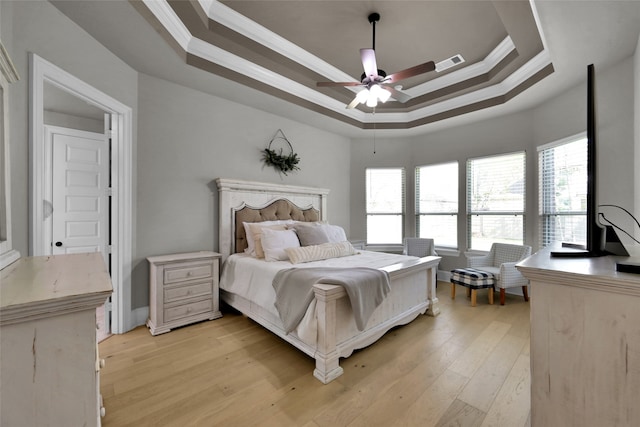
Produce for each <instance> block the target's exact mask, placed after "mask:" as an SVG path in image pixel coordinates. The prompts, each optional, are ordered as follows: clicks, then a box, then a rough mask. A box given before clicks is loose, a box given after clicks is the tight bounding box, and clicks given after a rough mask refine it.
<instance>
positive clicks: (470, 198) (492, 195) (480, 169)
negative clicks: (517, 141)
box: [467, 151, 525, 250]
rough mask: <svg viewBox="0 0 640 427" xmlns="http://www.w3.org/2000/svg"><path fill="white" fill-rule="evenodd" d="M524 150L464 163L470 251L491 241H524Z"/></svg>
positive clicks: (486, 247)
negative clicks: (465, 167)
mask: <svg viewBox="0 0 640 427" xmlns="http://www.w3.org/2000/svg"><path fill="white" fill-rule="evenodd" d="M524 208H525V153H524V151H521V152H517V153H510V154H503V155H498V156H491V157H483V158H477V159H469V160H468V161H467V227H468V233H467V235H468V239H469V241H468V244H469V248H470V249H478V250H489V249H490V248H491V244H492V243H494V242H496V243H497V242H501V243H513V244H518V245H521V244H523V242H524Z"/></svg>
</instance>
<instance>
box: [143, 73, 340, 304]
mask: <svg viewBox="0 0 640 427" xmlns="http://www.w3.org/2000/svg"><path fill="white" fill-rule="evenodd" d="M139 108H140V113H139V120H140V121H139V126H138V129H139V132H138V189H137V200H138V233H137V236H136V239H137V247H138V254H137V259H136V260H134V265H135V269H134V282H135V283H136V284H138V283H147V281H146V280H147V275H148V272H147V264H146V261H145V260H144V258H145V257H147V256H151V255H160V254H167V253H174V252H181V251H194V250H217V249H218V228H217V227H218V226H217V223H218V222H217V217H218V203H217V190H216V188H215V182H214V180H215V179H216V178H219V177H221V178H235V179H243V180H250V181H262V182H274V183H283V184H289V185H304V186H314V187H322V188H328V189H329V190H330V193H329V203H328V218H329V221H331V222H332V223H334V224H337V225H340V226H342V227H344V228H345V230H346V232H347V235H348V234H349V197H350V192H349V186H348V185H346V183H347V182H348V181H349V165H350V149H349V139H348V138H345V137H341V136H337V135H334V134H331V133H328V132H324V131H322V130H319V129H316V128H312V127H309V126H306V125H302V124H300V123H297V122H295V121H292V120H289V119H286V118H283V117H278V116H275V115H272V114H268V113H265V112H262V111H259V110H256V109H253V108H250V107H246V106H244V105H241V104H236V103H233V102H230V101H226V100H223V99H221V98H218V97H215V96H211V95H208V94H205V93H202V92H198V91H194V90H191V89H188V88H185V87H183V86H179V85H176V84H173V83H169V82H167V81H165V80H160V79H157V78H154V77H151V76H147V75H144V74H141V75H140V80H139ZM278 129H281V130H282V131H283V132H284V134H285V136H286V137H287V139H288V140H289V141H290V142H291V144H292V146H293V149H294V151H295V152H296V153H298V154H299V156H300V158H301V161H300V164H299V166H300V169H301V170H300V171H296V172H293V173H289V174H288V175H287V176H285V175H280V174H279V173H278V172H277V171H276V170H275V169H273V168H272V167H268V166H265V165H264V163H263V162H262V160H261V159H262V154H261V151H262V150H263V149H264V148H265V147H267V145H268V144H269V141H270V140H271V138H272V137H273V136H274V135H275V133H276V132H277V130H278ZM277 147H280V145H277ZM274 148H276V145H274ZM212 190H213V191H212ZM134 292H135V295H134V297H133V300H134V304H136V305H135V306H143V305H147V301H148V292H147V288H146V286H145V287H144V288H142V287H137V286H136V287H135V288H134Z"/></svg>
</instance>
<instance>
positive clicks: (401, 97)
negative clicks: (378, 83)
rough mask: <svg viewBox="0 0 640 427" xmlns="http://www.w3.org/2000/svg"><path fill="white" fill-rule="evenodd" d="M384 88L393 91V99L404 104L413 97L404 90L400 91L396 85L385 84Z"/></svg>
mask: <svg viewBox="0 0 640 427" xmlns="http://www.w3.org/2000/svg"><path fill="white" fill-rule="evenodd" d="M384 89H385V90H388V91H389V92H391V97H392V98H393V99H395V100H396V101H398V102H401V103H403V104H404V103H405V102H407V101H408V100H410V99H411V96H410V95H407V94H406V93H404V92H400V91H399V90H397V89H396V88H394V87H391V86H387V85H384Z"/></svg>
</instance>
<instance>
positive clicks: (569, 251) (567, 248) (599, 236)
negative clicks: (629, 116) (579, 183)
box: [551, 64, 629, 257]
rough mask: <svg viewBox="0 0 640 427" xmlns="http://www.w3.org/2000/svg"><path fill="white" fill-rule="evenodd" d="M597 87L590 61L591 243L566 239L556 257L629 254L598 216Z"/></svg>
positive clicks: (588, 126) (613, 231) (588, 131)
mask: <svg viewBox="0 0 640 427" xmlns="http://www.w3.org/2000/svg"><path fill="white" fill-rule="evenodd" d="M595 89H596V88H595V71H594V66H593V64H590V65H588V66H587V243H586V245H577V244H574V243H563V244H562V248H563V249H561V250H558V251H552V252H551V256H552V257H599V256H604V255H621V256H629V253H628V252H627V250H626V249H625V247H624V245H623V244H622V242H621V241H620V239H619V238H618V235H617V234H616V232H615V230H614V229H613V227H611V226H603V225H602V224H601V223H600V221H599V220H598V197H597V184H598V181H597V160H596V148H597V142H596V139H597V138H596V122H597V117H596V94H595Z"/></svg>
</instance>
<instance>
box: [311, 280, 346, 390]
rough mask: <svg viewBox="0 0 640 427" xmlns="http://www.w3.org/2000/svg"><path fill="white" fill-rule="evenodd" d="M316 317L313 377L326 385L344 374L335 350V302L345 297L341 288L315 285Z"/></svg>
mask: <svg viewBox="0 0 640 427" xmlns="http://www.w3.org/2000/svg"><path fill="white" fill-rule="evenodd" d="M313 292H314V293H315V296H316V300H317V305H316V313H317V317H318V347H317V350H316V354H315V359H316V369H315V370H314V371H313V376H314V377H316V378H317V379H319V380H320V381H322V383H324V384H327V383H329V382H330V381H332V380H334V379H336V378H337V377H339V376H340V375H342V373H343V372H344V371H343V369H342V367H340V365H339V361H340V360H339V359H340V357H339V355H338V351H337V349H336V301H337V300H338V299H339V298H341V297H343V296H344V295H345V291H344V288H343V287H342V286H335V285H323V284H316V285H314V287H313Z"/></svg>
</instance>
